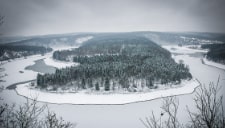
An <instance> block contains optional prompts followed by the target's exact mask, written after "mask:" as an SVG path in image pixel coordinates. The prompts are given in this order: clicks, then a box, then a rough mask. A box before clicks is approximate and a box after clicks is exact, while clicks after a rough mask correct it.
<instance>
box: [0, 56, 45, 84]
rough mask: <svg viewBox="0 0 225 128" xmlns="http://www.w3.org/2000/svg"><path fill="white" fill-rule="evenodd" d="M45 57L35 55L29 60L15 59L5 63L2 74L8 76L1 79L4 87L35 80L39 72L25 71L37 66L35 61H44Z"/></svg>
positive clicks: (2, 66)
mask: <svg viewBox="0 0 225 128" xmlns="http://www.w3.org/2000/svg"><path fill="white" fill-rule="evenodd" d="M43 58H45V56H41V55H33V56H29V57H28V58H27V59H24V58H19V59H15V60H13V61H11V62H5V63H3V64H2V65H1V68H3V69H4V71H2V72H1V74H7V76H5V77H3V78H1V79H2V80H3V81H5V82H3V83H1V85H3V86H4V87H7V86H9V85H11V84H14V83H18V82H23V81H28V80H33V79H35V78H36V75H37V72H34V71H31V70H25V67H27V66H28V65H33V64H35V63H34V61H35V60H39V59H43ZM19 71H23V73H20V72H19Z"/></svg>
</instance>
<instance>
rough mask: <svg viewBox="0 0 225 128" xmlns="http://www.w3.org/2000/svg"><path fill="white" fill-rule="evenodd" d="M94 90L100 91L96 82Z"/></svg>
mask: <svg viewBox="0 0 225 128" xmlns="http://www.w3.org/2000/svg"><path fill="white" fill-rule="evenodd" d="M95 90H96V91H99V90H100V88H99V84H98V82H97V83H96V84H95Z"/></svg>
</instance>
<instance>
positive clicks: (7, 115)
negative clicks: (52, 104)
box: [0, 99, 75, 128]
mask: <svg viewBox="0 0 225 128" xmlns="http://www.w3.org/2000/svg"><path fill="white" fill-rule="evenodd" d="M46 107H47V106H46V105H44V106H38V105H37V100H36V99H34V100H28V99H27V102H26V103H24V104H23V105H21V106H18V108H16V106H15V105H12V106H9V105H7V104H3V105H1V106H0V127H1V128H73V127H75V126H74V125H73V124H71V123H70V122H65V121H64V120H63V119H62V118H57V116H56V114H55V113H53V112H48V114H47V116H46V117H45V118H41V116H40V115H42V116H43V114H44V111H45V109H46Z"/></svg>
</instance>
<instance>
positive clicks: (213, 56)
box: [202, 43, 225, 64]
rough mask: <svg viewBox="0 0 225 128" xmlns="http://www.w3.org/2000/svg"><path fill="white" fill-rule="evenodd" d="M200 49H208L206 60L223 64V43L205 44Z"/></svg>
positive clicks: (224, 51)
mask: <svg viewBox="0 0 225 128" xmlns="http://www.w3.org/2000/svg"><path fill="white" fill-rule="evenodd" d="M202 48H204V49H209V52H208V53H207V59H209V60H213V61H215V62H219V63H222V64H225V43H223V44H205V45H202Z"/></svg>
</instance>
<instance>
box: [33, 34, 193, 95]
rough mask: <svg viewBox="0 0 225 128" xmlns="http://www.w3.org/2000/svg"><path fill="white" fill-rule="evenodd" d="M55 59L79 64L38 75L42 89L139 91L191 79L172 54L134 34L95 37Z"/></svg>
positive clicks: (38, 82) (185, 67) (57, 53)
mask: <svg viewBox="0 0 225 128" xmlns="http://www.w3.org/2000/svg"><path fill="white" fill-rule="evenodd" d="M53 57H54V59H57V60H64V61H68V60H69V58H70V59H72V60H73V61H74V62H77V63H79V65H78V66H73V67H67V68H63V69H57V70H56V72H55V73H54V74H44V75H41V74H38V76H37V85H38V86H40V87H42V88H46V87H48V86H54V87H59V86H60V87H62V86H73V87H75V88H76V89H78V90H79V89H92V90H97V91H99V90H103V91H110V90H113V91H115V90H120V89H126V90H128V91H137V90H138V89H140V88H142V89H144V88H147V89H149V88H154V87H156V86H157V84H168V83H180V82H181V80H183V79H191V78H192V75H191V74H190V73H189V68H188V67H187V66H185V65H184V64H183V63H182V62H180V63H179V64H177V63H176V62H175V61H174V60H173V59H172V58H171V54H170V52H169V51H167V50H165V49H163V48H161V47H160V46H159V45H157V44H155V43H154V42H152V41H150V40H149V39H147V38H145V37H140V36H134V35H132V34H112V35H104V36H100V37H95V38H93V39H91V40H89V41H87V42H86V43H84V44H83V45H82V46H81V47H79V48H76V49H73V50H65V51H56V52H55V53H54V55H53Z"/></svg>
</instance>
